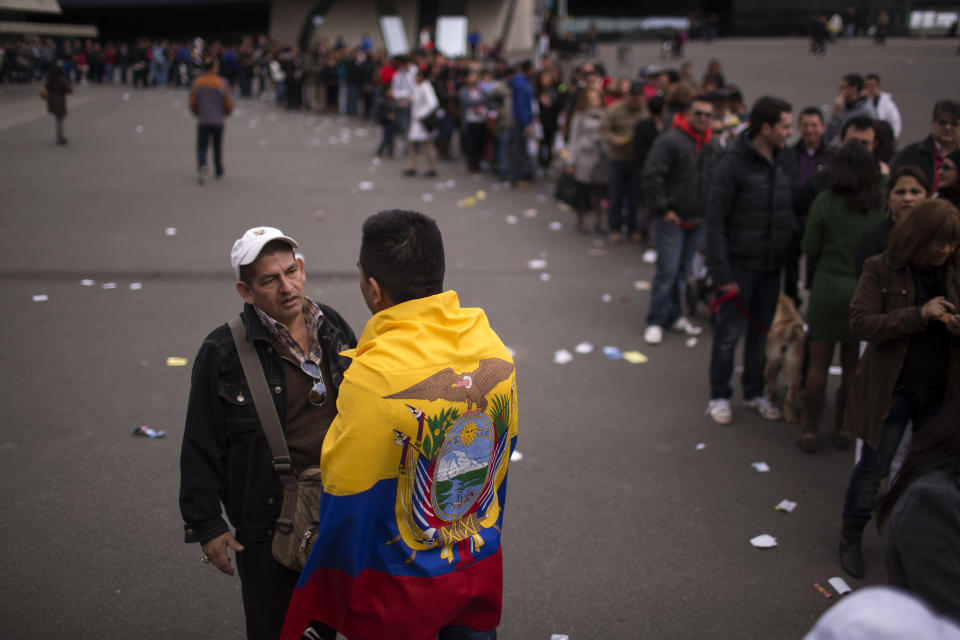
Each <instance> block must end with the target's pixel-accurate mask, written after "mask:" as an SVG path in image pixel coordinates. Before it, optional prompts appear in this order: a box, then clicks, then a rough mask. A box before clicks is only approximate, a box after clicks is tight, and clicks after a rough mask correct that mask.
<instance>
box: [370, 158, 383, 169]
mask: <svg viewBox="0 0 960 640" xmlns="http://www.w3.org/2000/svg"><path fill="white" fill-rule="evenodd" d="M370 162H372V163H373V166H375V167H379V166H380V163H381V162H383V160H381V159H380V158H378V157H376V156H374V157H373V160H371V161H370Z"/></svg>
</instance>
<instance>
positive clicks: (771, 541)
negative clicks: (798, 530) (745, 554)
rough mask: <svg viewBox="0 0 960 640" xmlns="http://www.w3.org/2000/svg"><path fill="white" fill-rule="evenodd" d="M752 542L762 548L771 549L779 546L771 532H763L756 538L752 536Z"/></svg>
mask: <svg viewBox="0 0 960 640" xmlns="http://www.w3.org/2000/svg"><path fill="white" fill-rule="evenodd" d="M750 544H752V545H753V546H755V547H758V548H760V549H771V548H773V547H775V546H777V539H776V538H774V537H773V536H772V535H770V534H769V533H761V534H760V535H759V536H756V537H755V538H750Z"/></svg>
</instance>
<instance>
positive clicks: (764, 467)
mask: <svg viewBox="0 0 960 640" xmlns="http://www.w3.org/2000/svg"><path fill="white" fill-rule="evenodd" d="M750 466H751V467H753V468H754V469H756V470H757V472H759V473H766V472H767V471H770V465H768V464H767V463H766V462H754V463H753V464H751V465H750Z"/></svg>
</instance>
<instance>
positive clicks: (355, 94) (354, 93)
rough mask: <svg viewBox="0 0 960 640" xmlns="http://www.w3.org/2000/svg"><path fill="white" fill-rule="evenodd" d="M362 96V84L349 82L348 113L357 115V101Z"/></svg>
mask: <svg viewBox="0 0 960 640" xmlns="http://www.w3.org/2000/svg"><path fill="white" fill-rule="evenodd" d="M359 97H360V85H358V84H356V83H354V82H348V83H347V115H348V116H355V115H357V114H358V112H357V101H358V100H359Z"/></svg>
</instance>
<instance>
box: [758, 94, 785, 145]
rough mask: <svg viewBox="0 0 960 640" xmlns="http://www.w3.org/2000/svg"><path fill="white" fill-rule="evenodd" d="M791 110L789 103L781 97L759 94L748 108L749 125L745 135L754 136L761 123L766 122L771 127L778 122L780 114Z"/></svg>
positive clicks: (761, 126) (761, 125) (760, 127)
mask: <svg viewBox="0 0 960 640" xmlns="http://www.w3.org/2000/svg"><path fill="white" fill-rule="evenodd" d="M791 111H793V107H792V106H790V103H789V102H787V101H786V100H783V99H782V98H774V97H772V96H761V97H759V98H757V101H756V102H754V103H753V108H752V109H750V127H749V129H748V130H747V136H748V137H750V138H756V137H757V135H759V134H760V130H761V129H762V128H763V125H765V124H768V125H770V126H771V127H772V126H774V125H775V124H777V123H778V122H780V117H781V114H782V113H784V112H786V113H790V112H791Z"/></svg>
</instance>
